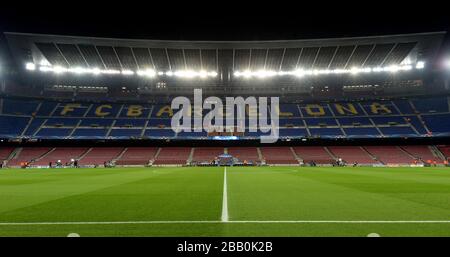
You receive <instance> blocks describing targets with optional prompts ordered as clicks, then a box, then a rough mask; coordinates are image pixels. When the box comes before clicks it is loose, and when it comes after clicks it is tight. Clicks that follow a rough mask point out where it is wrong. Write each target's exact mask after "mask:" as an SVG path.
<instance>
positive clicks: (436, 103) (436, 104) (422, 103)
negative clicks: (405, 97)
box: [412, 97, 449, 113]
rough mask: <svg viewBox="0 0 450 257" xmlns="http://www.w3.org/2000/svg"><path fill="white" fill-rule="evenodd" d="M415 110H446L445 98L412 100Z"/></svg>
mask: <svg viewBox="0 0 450 257" xmlns="http://www.w3.org/2000/svg"><path fill="white" fill-rule="evenodd" d="M412 102H413V104H414V106H415V107H416V110H417V111H419V112H421V113H434V112H448V111H449V110H448V101H447V98H444V97H438V98H429V99H418V100H412Z"/></svg>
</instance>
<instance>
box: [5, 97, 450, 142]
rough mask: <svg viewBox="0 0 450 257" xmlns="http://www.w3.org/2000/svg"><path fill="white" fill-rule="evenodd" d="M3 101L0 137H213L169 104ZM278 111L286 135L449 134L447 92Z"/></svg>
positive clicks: (284, 106)
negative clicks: (178, 117) (174, 125)
mask: <svg viewBox="0 0 450 257" xmlns="http://www.w3.org/2000/svg"><path fill="white" fill-rule="evenodd" d="M0 103H1V105H2V106H0V107H1V108H0V110H1V112H0V137H1V138H17V137H35V138H40V139H59V138H73V139H90V138H92V139H107V138H111V139H114V138H117V139H129V138H141V137H142V138H150V139H162V138H181V139H184V138H185V139H204V138H206V137H207V136H208V135H207V133H206V132H204V131H202V132H179V133H175V132H174V131H172V129H171V127H170V126H171V117H172V116H173V113H174V110H171V109H170V105H162V104H157V105H151V104H131V103H130V104H119V103H88V102H84V103H83V102H56V101H43V100H30V99H19V98H17V99H11V98H3V99H2V101H0ZM278 112H279V115H280V120H279V127H280V133H279V136H280V137H281V138H293V137H299V138H300V137H322V138H336V137H351V138H371V137H424V136H448V135H450V111H449V103H448V99H447V98H446V97H432V98H420V99H419V98H414V99H410V100H405V99H402V100H394V101H376V100H374V101H365V102H340V103H303V104H280V109H279V111H278ZM205 113H206V112H205ZM422 120H423V122H422ZM246 124H248V117H247V119H246ZM427 128H428V129H429V130H430V131H431V134H430V133H429V131H428V130H427ZM263 134H265V133H262V132H260V131H257V132H249V131H248V130H247V131H246V132H245V133H244V137H248V138H255V139H256V138H258V137H259V136H261V135H263Z"/></svg>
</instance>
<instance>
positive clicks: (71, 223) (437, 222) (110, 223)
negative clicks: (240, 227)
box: [0, 220, 450, 226]
mask: <svg viewBox="0 0 450 257" xmlns="http://www.w3.org/2000/svg"><path fill="white" fill-rule="evenodd" d="M223 222H226V223H256V224H262V223H267V224H279V223H286V224H290V223H305V224H308V223H311V224H313V223H316V224H326V223H335V224H368V223H373V224H408V223H409V224H423V223H429V224H440V223H450V220H231V221H222V220H160V221H158V220H142V221H73V222H72V221H57V222H0V226H28V225H120V224H123V225H126V224H220V223H223Z"/></svg>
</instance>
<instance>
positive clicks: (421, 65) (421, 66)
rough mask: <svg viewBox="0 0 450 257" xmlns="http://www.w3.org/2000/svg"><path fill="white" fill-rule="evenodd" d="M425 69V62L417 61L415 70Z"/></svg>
mask: <svg viewBox="0 0 450 257" xmlns="http://www.w3.org/2000/svg"><path fill="white" fill-rule="evenodd" d="M423 68H425V62H423V61H419V62H417V63H416V69H423Z"/></svg>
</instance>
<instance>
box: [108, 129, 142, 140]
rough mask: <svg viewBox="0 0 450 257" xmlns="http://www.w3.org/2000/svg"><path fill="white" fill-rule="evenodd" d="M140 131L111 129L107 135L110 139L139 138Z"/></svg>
mask: <svg viewBox="0 0 450 257" xmlns="http://www.w3.org/2000/svg"><path fill="white" fill-rule="evenodd" d="M141 134H142V129H112V130H111V133H110V134H109V135H108V136H110V137H118V138H121V137H140V136H141Z"/></svg>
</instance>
